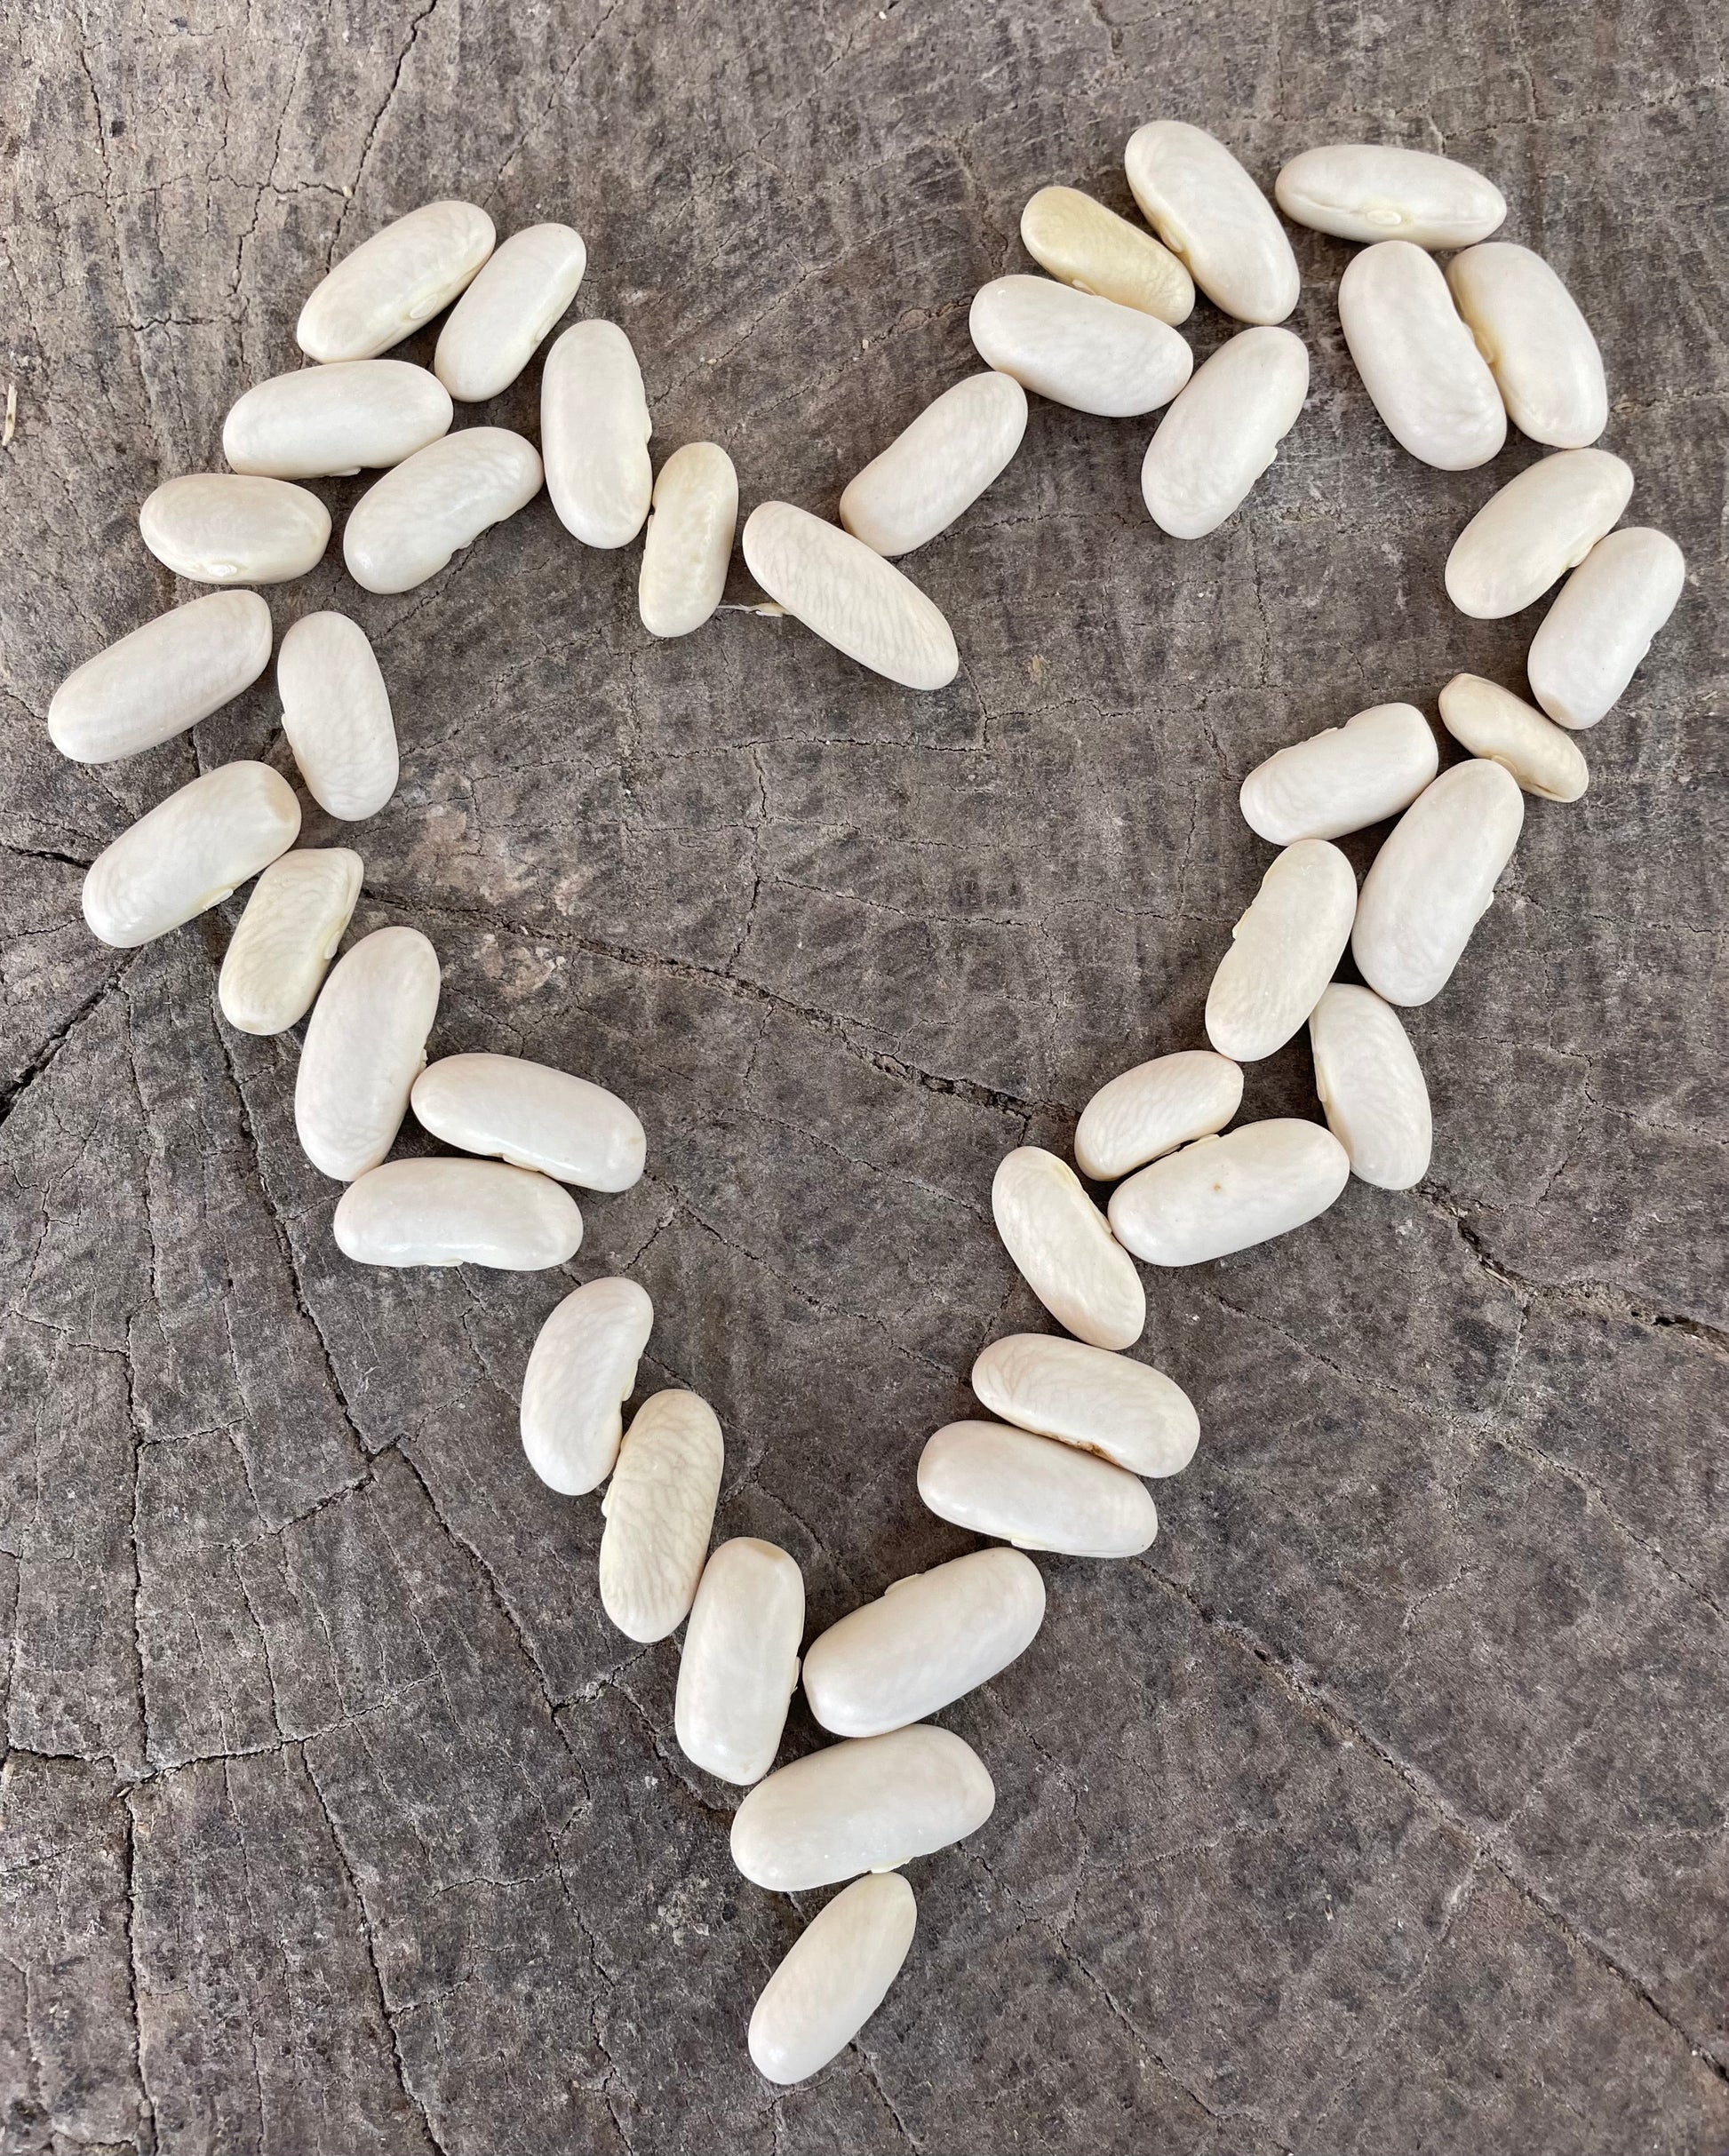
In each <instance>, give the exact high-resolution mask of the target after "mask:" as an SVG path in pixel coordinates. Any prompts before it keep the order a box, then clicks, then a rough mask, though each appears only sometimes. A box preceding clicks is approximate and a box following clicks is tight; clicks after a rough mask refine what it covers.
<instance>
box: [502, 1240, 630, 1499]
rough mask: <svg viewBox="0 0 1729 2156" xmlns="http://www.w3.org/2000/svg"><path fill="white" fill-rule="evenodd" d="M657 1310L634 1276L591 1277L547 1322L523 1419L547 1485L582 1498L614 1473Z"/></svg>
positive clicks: (525, 1437)
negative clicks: (626, 1410) (628, 1405)
mask: <svg viewBox="0 0 1729 2156" xmlns="http://www.w3.org/2000/svg"><path fill="white" fill-rule="evenodd" d="M654 1315H655V1313H654V1305H653V1303H652V1302H650V1301H649V1298H648V1295H647V1294H646V1293H644V1291H643V1290H642V1289H641V1288H640V1287H638V1286H637V1285H636V1283H635V1282H634V1281H633V1280H620V1279H609V1280H590V1281H588V1282H587V1283H586V1285H584V1286H582V1287H579V1288H575V1289H573V1290H572V1291H571V1293H570V1294H568V1295H567V1296H566V1297H565V1298H564V1300H563V1301H562V1302H561V1303H560V1304H559V1306H558V1308H557V1309H555V1310H554V1312H553V1313H552V1315H551V1317H548V1318H547V1320H546V1324H545V1325H542V1326H541V1328H540V1331H539V1333H538V1335H537V1336H536V1339H535V1343H534V1348H533V1350H532V1352H531V1353H530V1356H529V1366H528V1369H527V1371H526V1372H524V1374H523V1378H522V1409H521V1417H520V1420H521V1427H522V1450H523V1452H526V1453H527V1455H528V1461H529V1465H530V1467H531V1468H533V1469H534V1471H535V1473H536V1474H537V1475H538V1476H539V1477H540V1479H541V1481H542V1482H543V1483H545V1484H546V1487H547V1488H548V1489H549V1490H556V1491H559V1492H561V1493H562V1495H563V1496H565V1497H584V1496H586V1494H587V1493H588V1492H589V1491H591V1490H598V1489H599V1488H600V1486H601V1484H602V1483H603V1482H604V1481H605V1480H606V1478H607V1476H609V1475H610V1474H611V1472H612V1463H613V1461H614V1460H617V1459H618V1444H619V1440H620V1439H621V1438H622V1436H624V1430H625V1419H624V1412H623V1410H624V1404H625V1401H626V1400H628V1399H629V1397H630V1396H631V1394H632V1393H633V1391H634V1390H635V1388H636V1365H637V1363H638V1361H639V1359H640V1358H641V1354H642V1350H643V1349H644V1348H646V1347H647V1346H648V1344H649V1333H650V1332H651V1331H652V1329H653V1326H654Z"/></svg>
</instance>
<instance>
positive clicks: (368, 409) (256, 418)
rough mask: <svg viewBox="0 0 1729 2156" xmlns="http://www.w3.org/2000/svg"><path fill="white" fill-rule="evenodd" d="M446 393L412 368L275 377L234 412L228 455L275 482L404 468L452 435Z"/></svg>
mask: <svg viewBox="0 0 1729 2156" xmlns="http://www.w3.org/2000/svg"><path fill="white" fill-rule="evenodd" d="M450 418H451V410H450V394H449V392H448V391H447V390H446V389H445V387H444V385H443V384H442V382H440V381H439V380H437V378H435V377H434V376H433V375H430V374H428V373H427V372H426V369H425V368H424V367H411V366H410V365H409V363H408V362H407V361H406V360H339V361H338V362H337V363H336V364H335V365H334V366H331V367H302V368H301V369H300V370H299V372H298V373H295V374H276V375H272V376H271V378H270V379H269V380H268V381H267V382H259V383H257V384H255V385H254V386H253V387H252V388H251V389H249V390H248V391H247V392H246V394H244V395H243V397H241V398H239V399H238V400H237V401H236V402H235V403H234V404H232V405H231V406H230V407H229V409H228V416H227V418H226V419H225V420H224V421H223V422H222V454H223V455H224V456H225V457H227V460H228V462H229V464H230V465H233V467H234V469H235V471H236V472H247V473H260V474H262V475H263V476H265V477H266V478H270V479H325V478H335V477H339V476H340V477H344V478H346V477H347V476H348V475H349V474H351V473H355V472H359V471H363V470H367V469H371V468H382V467H385V466H387V465H397V464H401V463H402V459H403V457H412V456H413V454H414V452H415V451H416V449H425V448H426V444H427V443H428V442H436V441H437V440H438V438H439V436H440V435H441V434H448V433H449V432H450Z"/></svg>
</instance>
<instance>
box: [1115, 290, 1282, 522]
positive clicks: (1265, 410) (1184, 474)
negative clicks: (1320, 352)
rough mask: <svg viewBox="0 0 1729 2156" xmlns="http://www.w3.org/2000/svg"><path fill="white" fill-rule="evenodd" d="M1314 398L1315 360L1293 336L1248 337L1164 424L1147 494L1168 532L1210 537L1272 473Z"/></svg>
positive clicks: (1220, 354) (1148, 461) (1214, 362)
mask: <svg viewBox="0 0 1729 2156" xmlns="http://www.w3.org/2000/svg"><path fill="white" fill-rule="evenodd" d="M1308 393H1309V354H1308V353H1307V351H1306V350H1305V349H1304V348H1303V340H1302V338H1298V337H1293V336H1292V334H1291V332H1290V331H1289V330H1264V329H1263V330H1239V332H1238V334H1237V335H1236V336H1235V337H1233V338H1231V339H1230V340H1229V341H1228V342H1227V343H1225V344H1223V345H1221V346H1219V348H1218V350H1217V351H1216V352H1215V354H1213V356H1212V358H1211V359H1209V360H1208V361H1207V363H1206V365H1205V366H1204V367H1202V369H1201V370H1200V371H1199V373H1198V374H1197V375H1196V376H1195V378H1194V379H1193V380H1192V381H1191V383H1190V384H1189V386H1188V387H1187V388H1186V389H1185V390H1183V393H1182V394H1181V395H1180V396H1179V397H1178V398H1177V400H1176V402H1175V404H1173V405H1172V406H1171V409H1170V410H1169V411H1167V413H1166V414H1165V417H1164V418H1163V419H1161V420H1160V421H1159V430H1158V432H1157V433H1156V434H1154V435H1153V438H1152V440H1151V442H1149V443H1148V444H1147V453H1146V457H1145V460H1144V461H1143V464H1142V465H1141V494H1142V497H1143V500H1144V501H1145V503H1146V505H1147V510H1148V513H1149V514H1150V515H1151V518H1152V521H1153V522H1154V523H1155V524H1157V525H1158V527H1159V529H1160V531H1166V532H1168V533H1169V534H1170V536H1171V537H1173V538H1174V539H1199V538H1204V537H1206V535H1207V533H1208V532H1209V531H1216V530H1217V529H1218V528H1219V526H1220V525H1221V524H1223V522H1224V521H1225V519H1226V518H1227V517H1228V516H1230V515H1231V514H1232V513H1234V512H1235V511H1236V510H1237V509H1239V508H1240V507H1241V505H1242V504H1243V503H1244V502H1245V501H1246V500H1247V497H1248V494H1249V491H1250V489H1252V488H1253V487H1254V485H1255V481H1257V480H1258V479H1259V478H1260V477H1261V476H1262V474H1263V473H1265V472H1267V471H1270V470H1271V467H1272V465H1273V462H1274V460H1275V458H1276V457H1278V455H1279V443H1280V442H1282V441H1283V440H1284V439H1285V437H1286V435H1287V434H1289V433H1290V431H1291V429H1292V428H1293V427H1294V426H1295V425H1296V421H1297V414H1298V413H1299V412H1300V411H1301V410H1303V398H1304V397H1305V396H1306V395H1307V394H1308Z"/></svg>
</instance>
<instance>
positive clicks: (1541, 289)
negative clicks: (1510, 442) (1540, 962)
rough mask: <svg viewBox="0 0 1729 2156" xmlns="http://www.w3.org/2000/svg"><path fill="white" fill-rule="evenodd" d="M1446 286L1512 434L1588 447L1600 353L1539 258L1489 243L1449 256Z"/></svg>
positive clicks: (1603, 418) (1603, 393)
mask: <svg viewBox="0 0 1729 2156" xmlns="http://www.w3.org/2000/svg"><path fill="white" fill-rule="evenodd" d="M1446 281H1447V283H1448V284H1449V285H1450V286H1451V287H1452V290H1453V298H1454V304H1455V305H1456V306H1457V307H1458V309H1459V312H1460V314H1462V315H1463V316H1464V318H1465V320H1466V321H1467V322H1469V323H1470V327H1471V331H1472V333H1473V335H1474V336H1475V337H1476V338H1477V348H1478V351H1479V352H1481V354H1483V356H1484V358H1485V359H1486V361H1487V362H1489V366H1490V368H1491V370H1493V372H1494V378H1495V382H1496V384H1497V386H1499V388H1500V391H1501V394H1502V401H1503V402H1505V404H1506V407H1507V410H1508V412H1509V413H1510V416H1511V418H1512V422H1513V425H1514V426H1516V427H1518V430H1519V432H1520V433H1521V434H1526V435H1528V436H1529V437H1530V439H1531V440H1532V441H1533V442H1549V443H1550V444H1551V445H1552V446H1553V447H1554V448H1556V449H1583V448H1584V446H1585V444H1586V443H1587V442H1595V441H1596V440H1597V438H1598V435H1599V434H1601V433H1602V432H1603V430H1604V428H1605V427H1606V426H1607V425H1608V424H1609V386H1608V384H1607V382H1606V381H1605V379H1604V376H1603V354H1602V353H1601V352H1599V351H1598V346H1597V339H1596V338H1595V337H1593V336H1592V335H1591V327H1590V323H1589V322H1587V321H1586V320H1585V317H1584V316H1583V315H1582V314H1581V313H1580V311H1579V306H1578V303H1577V301H1575V299H1574V297H1573V294H1572V293H1571V292H1570V291H1568V290H1567V288H1566V285H1565V284H1563V283H1562V282H1561V280H1560V278H1559V277H1558V276H1557V275H1556V274H1555V272H1554V270H1553V269H1551V268H1550V266H1549V264H1548V263H1547V262H1545V261H1544V260H1543V259H1542V256H1541V255H1538V254H1533V253H1532V251H1531V250H1530V249H1529V248H1528V247H1516V246H1514V245H1513V243H1511V242H1510V241H1508V240H1496V241H1494V242H1493V243H1491V244H1490V245H1489V246H1487V247H1472V248H1469V249H1467V250H1466V251H1465V252H1464V253H1463V254H1458V255H1454V258H1453V259H1452V261H1450V262H1449V263H1448V264H1447V266H1446Z"/></svg>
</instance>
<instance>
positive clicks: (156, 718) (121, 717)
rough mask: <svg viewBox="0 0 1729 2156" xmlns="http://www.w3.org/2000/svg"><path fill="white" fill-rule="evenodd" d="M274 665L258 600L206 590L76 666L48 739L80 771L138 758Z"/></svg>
mask: <svg viewBox="0 0 1729 2156" xmlns="http://www.w3.org/2000/svg"><path fill="white" fill-rule="evenodd" d="M269 663H270V609H269V608H268V607H267V606H266V604H265V603H264V601H263V600H261V599H260V598H259V595H258V593H256V592H208V593H205V595H204V596H203V598H202V599H195V600H192V601H190V602H189V603H188V604H187V605H186V606H183V607H172V608H171V609H169V611H168V612H167V613H166V614H158V615H157V617H156V618H155V620H154V621H147V622H146V623H145V625H144V626H143V627H142V628H141V629H134V630H133V631H132V632H131V634H130V635H127V636H123V637H121V638H120V639H119V640H118V641H117V642H116V643H112V644H110V645H109V646H108V648H107V650H106V651H99V652H98V653H97V654H96V656H95V657H94V658H90V659H86V660H85V661H84V664H83V665H82V666H78V667H75V668H74V670H73V671H72V672H70V673H69V674H68V675H67V677H66V679H65V680H63V681H62V682H61V683H60V687H59V688H57V689H56V690H55V691H54V696H53V700H52V703H51V704H49V706H48V738H49V739H50V740H51V741H52V743H53V744H54V746H55V747H56V748H57V749H58V750H59V751H60V754H61V755H62V756H69V757H70V758H71V759H72V760H73V761H74V762H75V763H80V764H105V763H112V762H114V761H116V760H118V759H119V758H121V757H123V756H136V755H138V754H139V752H141V751H142V750H145V749H154V748H155V746H156V745H157V744H158V743H160V742H163V741H171V740H172V739H173V737H174V736H175V735H176V734H183V733H185V731H186V729H187V727H189V726H196V725H197V723H198V721H199V720H201V719H207V718H208V717H209V716H210V714H211V712H213V711H219V710H220V708H221V707H222V705H223V704H227V702H228V700H229V699H230V697H233V696H238V695H239V694H240V692H241V690H242V689H243V688H250V687H251V684H252V683H253V682H254V681H256V680H258V678H259V675H260V674H261V673H262V672H264V670H265V668H266V667H267V665H268V664H269Z"/></svg>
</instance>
